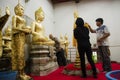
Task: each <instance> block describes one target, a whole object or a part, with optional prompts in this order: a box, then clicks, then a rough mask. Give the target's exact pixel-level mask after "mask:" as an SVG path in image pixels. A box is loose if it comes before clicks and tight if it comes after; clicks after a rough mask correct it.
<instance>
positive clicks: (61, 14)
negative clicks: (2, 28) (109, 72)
mask: <svg viewBox="0 0 120 80" xmlns="http://www.w3.org/2000/svg"><path fill="white" fill-rule="evenodd" d="M119 4H120V1H119V0H81V1H80V3H78V4H77V5H76V4H75V3H74V2H66V3H61V4H56V5H54V8H55V34H56V36H59V35H60V34H63V35H64V34H66V33H67V34H68V37H69V40H70V42H72V34H73V33H72V32H73V23H74V16H73V12H74V10H75V9H76V8H77V9H78V12H79V16H80V17H82V18H84V20H85V21H86V22H88V23H89V24H90V25H91V26H92V27H93V28H95V29H96V28H97V27H96V24H95V19H96V18H98V17H102V18H103V19H104V24H105V25H107V26H108V28H109V30H110V32H111V36H110V46H112V47H110V49H111V55H112V56H111V59H112V60H117V61H120V58H119V52H120V47H119V46H118V47H116V46H117V45H120V38H119V34H120V31H119V29H120V27H119V25H120V22H119V19H120V10H119V9H120V5H119ZM90 37H91V39H90V40H91V43H92V44H94V43H96V35H95V34H90ZM113 46H114V47H113ZM70 47H71V45H70Z"/></svg>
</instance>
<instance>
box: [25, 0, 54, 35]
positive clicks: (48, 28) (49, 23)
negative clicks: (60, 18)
mask: <svg viewBox="0 0 120 80" xmlns="http://www.w3.org/2000/svg"><path fill="white" fill-rule="evenodd" d="M39 7H42V8H43V11H44V13H45V19H44V21H43V23H42V24H43V26H44V27H45V33H46V35H48V34H50V33H52V34H53V33H54V32H53V28H54V23H53V22H54V9H53V5H52V3H51V0H42V1H41V0H29V2H27V3H26V7H25V15H27V16H29V17H30V18H32V19H33V20H35V16H34V13H35V11H36V10H37V9H38V8H39Z"/></svg>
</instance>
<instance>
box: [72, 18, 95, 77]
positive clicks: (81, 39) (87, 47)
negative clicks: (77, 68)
mask: <svg viewBox="0 0 120 80" xmlns="http://www.w3.org/2000/svg"><path fill="white" fill-rule="evenodd" d="M76 26H77V27H76V28H75V29H74V37H75V39H76V40H77V45H78V52H79V55H80V60H81V69H82V77H83V78H86V77H87V75H86V69H85V68H86V66H85V53H86V56H87V59H88V61H89V63H90V65H91V67H92V70H93V77H94V78H97V72H96V67H95V64H94V62H93V60H92V50H91V44H90V41H89V39H90V38H89V30H88V28H86V27H84V20H83V19H82V18H77V20H76Z"/></svg>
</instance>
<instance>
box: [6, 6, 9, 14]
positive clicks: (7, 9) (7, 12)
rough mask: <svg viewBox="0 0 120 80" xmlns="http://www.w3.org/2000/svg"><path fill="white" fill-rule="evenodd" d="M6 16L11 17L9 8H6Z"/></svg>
mask: <svg viewBox="0 0 120 80" xmlns="http://www.w3.org/2000/svg"><path fill="white" fill-rule="evenodd" d="M6 14H7V15H10V10H9V7H6Z"/></svg>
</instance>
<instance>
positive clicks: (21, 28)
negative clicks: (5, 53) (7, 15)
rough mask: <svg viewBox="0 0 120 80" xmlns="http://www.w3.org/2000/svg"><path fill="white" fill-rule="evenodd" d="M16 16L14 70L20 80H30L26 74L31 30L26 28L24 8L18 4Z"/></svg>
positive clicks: (13, 25) (14, 24)
mask: <svg viewBox="0 0 120 80" xmlns="http://www.w3.org/2000/svg"><path fill="white" fill-rule="evenodd" d="M14 11H15V14H16V15H14V16H13V18H12V70H17V71H18V75H19V76H18V77H19V79H20V80H29V79H30V77H29V76H27V75H26V74H25V73H24V67H25V53H24V52H25V51H24V45H25V43H26V35H27V34H29V33H31V29H30V28H29V27H27V26H26V21H25V19H24V18H23V14H24V8H23V6H22V5H21V4H20V3H18V4H17V5H16V6H15V8H14Z"/></svg>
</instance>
